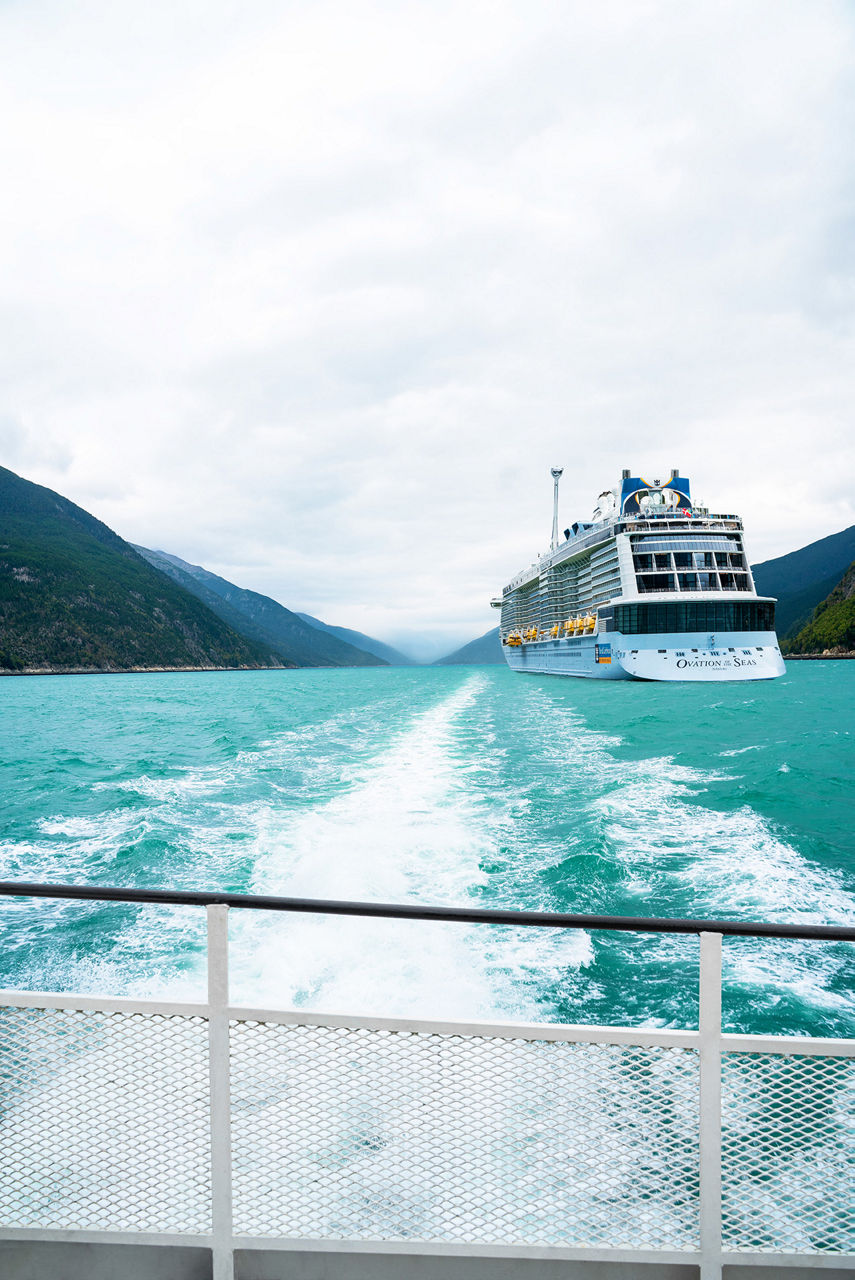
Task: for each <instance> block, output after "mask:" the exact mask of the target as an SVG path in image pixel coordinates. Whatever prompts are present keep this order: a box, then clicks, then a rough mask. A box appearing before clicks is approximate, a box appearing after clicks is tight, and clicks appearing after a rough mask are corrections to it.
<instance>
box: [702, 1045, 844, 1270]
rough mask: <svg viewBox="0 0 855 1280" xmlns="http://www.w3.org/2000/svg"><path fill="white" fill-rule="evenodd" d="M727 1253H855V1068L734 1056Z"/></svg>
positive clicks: (725, 1078)
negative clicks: (740, 1251) (745, 1251)
mask: <svg viewBox="0 0 855 1280" xmlns="http://www.w3.org/2000/svg"><path fill="white" fill-rule="evenodd" d="M722 1198H723V1215H724V1219H723V1239H724V1244H725V1247H726V1248H731V1249H744V1250H753V1249H756V1250H772V1249H774V1250H781V1251H785V1250H792V1251H793V1252H798V1253H819V1252H831V1253H855V1060H853V1059H851V1058H850V1059H847V1058H820V1057H809V1056H807V1055H802V1056H798V1055H792V1056H784V1055H782V1054H759V1053H758V1054H735V1053H726V1054H724V1055H723V1060H722Z"/></svg>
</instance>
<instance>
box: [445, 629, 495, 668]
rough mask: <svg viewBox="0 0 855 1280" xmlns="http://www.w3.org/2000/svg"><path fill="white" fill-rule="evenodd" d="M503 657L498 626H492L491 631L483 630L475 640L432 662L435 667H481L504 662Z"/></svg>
mask: <svg viewBox="0 0 855 1280" xmlns="http://www.w3.org/2000/svg"><path fill="white" fill-rule="evenodd" d="M504 661H505V659H504V656H503V654H502V645H501V641H500V640H499V628H498V627H493V629H492V631H485V633H484V635H483V636H479V637H478V639H477V640H470V641H469V643H468V644H465V645H464V646H463V648H462V649H455V651H454V653H449V654H447V655H446V656H445V657H444V658H438V659H437V660H436V662H435V663H434V664H433V665H434V666H435V667H451V666H457V665H460V666H465V665H467V664H470V663H471V664H472V665H473V666H479V667H482V666H484V665H485V664H486V663H496V664H500V663H504Z"/></svg>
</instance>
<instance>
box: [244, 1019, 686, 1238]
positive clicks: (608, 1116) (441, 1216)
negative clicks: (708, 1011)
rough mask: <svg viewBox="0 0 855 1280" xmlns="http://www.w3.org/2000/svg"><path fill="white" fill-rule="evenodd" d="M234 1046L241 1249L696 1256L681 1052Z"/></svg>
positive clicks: (272, 1030) (334, 1037)
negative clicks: (521, 1248) (273, 1240)
mask: <svg viewBox="0 0 855 1280" xmlns="http://www.w3.org/2000/svg"><path fill="white" fill-rule="evenodd" d="M231 1042H232V1059H231V1061H232V1090H233V1092H232V1099H233V1101H232V1106H233V1111H232V1140H233V1151H234V1168H233V1179H234V1185H233V1194H234V1214H235V1218H234V1226H235V1230H236V1231H237V1232H238V1233H240V1234H246V1235H252V1236H290V1237H294V1238H301V1237H302V1238H306V1237H312V1238H322V1239H338V1240H341V1239H353V1240H398V1241H400V1240H409V1241H458V1242H461V1241H464V1242H467V1243H469V1244H476V1243H480V1244H506V1245H520V1244H529V1245H565V1246H566V1245H574V1246H576V1245H578V1246H604V1245H607V1246H610V1247H615V1248H617V1247H625V1248H635V1249H638V1248H643V1249H663V1248H670V1249H693V1248H694V1249H696V1248H697V1247H698V1117H697V1097H698V1061H697V1053H696V1052H695V1051H692V1050H687V1049H681V1048H668V1047H659V1046H657V1047H652V1048H648V1047H643V1046H638V1045H631V1044H617V1045H616V1044H584V1043H583V1044H579V1043H566V1042H562V1041H555V1040H549V1039H536V1040H535V1039H527V1038H522V1037H513V1036H510V1035H508V1036H496V1035H490V1036H483V1035H477V1034H432V1033H423V1032H405V1031H400V1032H395V1031H387V1030H371V1029H367V1028H359V1027H324V1026H311V1025H299V1024H289V1025H277V1024H274V1023H269V1022H268V1023H261V1022H235V1023H233V1024H232V1041H231ZM618 1206H619V1212H616V1209H617V1207H618Z"/></svg>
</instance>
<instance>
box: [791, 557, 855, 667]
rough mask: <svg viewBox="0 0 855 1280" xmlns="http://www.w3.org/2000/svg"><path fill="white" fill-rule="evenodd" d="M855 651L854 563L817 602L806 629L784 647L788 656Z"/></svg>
mask: <svg viewBox="0 0 855 1280" xmlns="http://www.w3.org/2000/svg"><path fill="white" fill-rule="evenodd" d="M853 650H855V562H853V563H852V564H850V566H849V568H848V569H847V570H846V572H845V573H844V575H843V577H842V579H841V580H840V582H839V583H838V584H837V586H836V587H835V588H834V590H833V591H831V592H830V593H829V595H828V596H827V598H826V599H825V600H822V601H820V603H819V604H818V605H817V606H816V608H815V609H814V611H813V616H812V618H811V620H810V622H809V623H808V624H807V626H805V627H803V628H802V629H801V631H799V633H798V635H796V636H795V637H794V638H793V639H792V640H791V641H790V642H789V644H788V645H787V652H789V653H825V652H828V651H831V652H834V651H837V652H838V653H851V652H852V651H853Z"/></svg>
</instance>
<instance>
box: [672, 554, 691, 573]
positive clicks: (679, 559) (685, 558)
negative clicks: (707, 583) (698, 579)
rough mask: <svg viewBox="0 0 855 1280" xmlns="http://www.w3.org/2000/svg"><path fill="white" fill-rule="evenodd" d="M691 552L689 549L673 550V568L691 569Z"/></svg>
mask: <svg viewBox="0 0 855 1280" xmlns="http://www.w3.org/2000/svg"><path fill="white" fill-rule="evenodd" d="M691 567H692V553H691V551H675V552H674V568H675V569H691Z"/></svg>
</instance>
